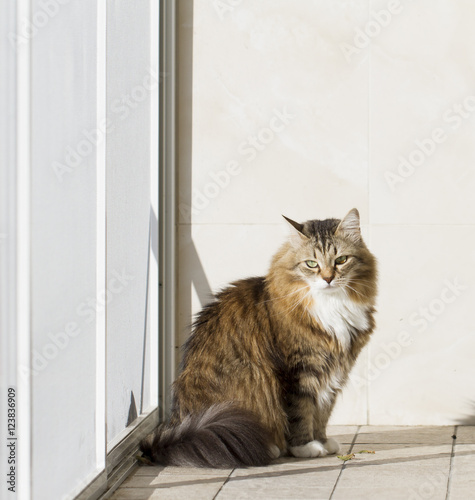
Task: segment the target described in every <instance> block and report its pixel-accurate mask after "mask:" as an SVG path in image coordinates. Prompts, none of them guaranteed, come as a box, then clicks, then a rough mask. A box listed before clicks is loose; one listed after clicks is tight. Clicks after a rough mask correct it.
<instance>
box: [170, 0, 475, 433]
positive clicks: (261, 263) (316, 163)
mask: <svg viewBox="0 0 475 500" xmlns="http://www.w3.org/2000/svg"><path fill="white" fill-rule="evenodd" d="M190 4H191V2H190ZM226 5H227V6H228V7H227V8H226V7H225V6H226ZM389 9H390V10H389ZM474 14H475V6H474V5H473V3H472V2H469V1H466V0H440V1H438V2H433V1H430V0H420V1H418V2H413V1H401V2H399V1H398V0H393V1H389V0H386V1H380V0H361V1H359V2H347V1H343V0H333V1H331V2H327V1H310V0H299V1H298V2H289V1H286V0H259V1H257V2H244V1H243V2H234V1H233V2H231V1H226V0H224V1H223V2H209V1H206V0H195V1H194V2H193V7H191V6H189V7H183V6H182V8H181V11H179V68H178V69H179V74H178V76H179V115H178V118H179V123H178V125H179V129H178V131H179V141H180V143H179V148H178V165H179V189H178V196H179V200H178V201H179V205H178V209H179V211H180V218H179V229H178V231H179V243H180V253H179V274H178V276H179V293H178V306H179V328H178V329H179V332H180V338H179V343H181V342H182V341H183V340H184V339H185V338H186V335H187V332H188V328H187V325H188V324H189V323H190V320H191V314H192V313H195V312H197V311H198V310H199V308H200V307H201V305H202V304H203V303H205V302H206V301H207V300H208V297H209V294H210V291H211V290H217V289H218V288H219V287H221V286H223V285H224V284H226V283H227V282H228V281H229V280H232V279H236V278H240V277H246V276H251V275H255V274H257V275H261V274H264V273H265V272H266V271H267V268H268V265H269V261H270V257H271V255H272V254H273V252H274V251H276V250H277V248H278V246H279V244H280V243H281V241H282V240H283V238H284V237H285V234H286V230H285V228H284V226H283V224H282V220H281V217H280V214H285V215H287V216H289V217H291V218H293V219H296V220H306V219H311V218H326V217H342V216H343V215H344V214H345V213H346V212H347V211H348V210H349V209H351V208H352V207H357V208H358V209H359V210H360V213H361V215H362V222H363V230H364V235H365V238H366V240H367V243H368V244H369V246H370V248H371V249H372V251H373V252H374V253H375V254H376V256H377V257H378V259H379V262H380V290H381V291H380V295H379V306H378V310H379V312H378V316H377V321H378V328H377V331H376V332H375V334H374V336H373V339H372V341H371V344H370V347H369V348H368V349H366V350H365V351H364V352H363V353H362V355H361V357H360V359H359V361H358V364H357V366H356V367H355V370H354V372H353V377H352V380H351V381H350V383H349V385H348V386H347V388H346V389H345V391H344V394H343V397H342V398H341V400H340V401H339V404H338V407H337V409H336V411H335V413H334V416H333V418H332V422H333V423H340V424H364V423H371V424H453V423H460V422H465V423H468V422H471V423H474V422H475V406H474V405H475V385H474V384H473V380H474V378H475V364H474V363H473V354H472V353H473V352H474V351H475V335H474V333H475V323H474V321H473V320H472V319H471V308H472V306H471V304H473V301H474V298H475V289H474V287H473V282H474V279H475V271H474V269H475V266H474V264H475V254H474V252H473V245H474V243H475V225H474V223H475V219H474V218H475V211H474V204H475V201H474V199H475V198H474V197H473V195H472V193H473V191H474V188H475V175H474V174H475V172H474V167H473V165H474V161H475V150H474V148H473V134H474V133H475V118H474V117H475V97H474V96H475V87H474V86H473V81H474V70H473V68H474V67H475V65H474V62H475V60H474V59H475V48H474V47H475V43H474V41H475V34H474V32H473V29H472V26H471V19H473V15H474ZM365 30H366V31H367V32H368V33H369V36H368V35H366V34H365V33H364V32H365ZM282 114H284V115H285V117H284V118H282ZM272 128H274V131H272ZM256 137H257V143H256V142H255V141H256V139H255V138H256ZM416 150H419V151H420V152H415V151H416ZM404 158H405V159H408V161H410V162H412V165H411V164H409V166H407V165H405V166H404V165H402V166H401V163H402V162H403V161H404ZM226 168H227V169H228V173H227V174H225V173H224V172H225V171H226ZM190 211H192V212H193V213H192V214H191V216H190ZM427 311H428V312H427ZM404 332H406V333H404ZM408 337H410V340H409V341H408V340H407V338H408Z"/></svg>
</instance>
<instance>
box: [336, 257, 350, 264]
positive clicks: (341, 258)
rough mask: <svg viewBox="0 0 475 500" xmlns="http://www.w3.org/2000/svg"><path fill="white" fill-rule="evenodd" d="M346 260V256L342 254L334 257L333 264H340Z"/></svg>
mask: <svg viewBox="0 0 475 500" xmlns="http://www.w3.org/2000/svg"><path fill="white" fill-rule="evenodd" d="M347 260H348V257H347V256H346V255H342V256H341V257H338V258H337V259H335V264H337V265H340V264H344V263H345V262H346V261H347Z"/></svg>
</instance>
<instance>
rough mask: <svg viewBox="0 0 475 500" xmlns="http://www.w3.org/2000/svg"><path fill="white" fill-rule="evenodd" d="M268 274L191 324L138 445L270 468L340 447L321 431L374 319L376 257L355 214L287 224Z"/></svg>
mask: <svg viewBox="0 0 475 500" xmlns="http://www.w3.org/2000/svg"><path fill="white" fill-rule="evenodd" d="M286 220H287V221H288V222H289V224H290V228H291V231H292V233H291V235H290V237H289V239H288V241H286V242H285V243H284V244H283V246H282V247H281V248H280V250H279V251H278V252H277V254H276V255H275V256H274V257H273V259H272V264H271V266H270V270H269V272H268V274H267V276H265V277H257V278H248V279H245V280H241V281H236V282H234V283H232V284H231V285H230V286H229V287H227V288H225V289H224V290H222V291H221V292H220V293H218V294H217V295H216V298H215V300H214V301H213V302H212V303H211V304H209V305H207V306H206V307H205V308H204V309H203V310H202V311H201V312H200V313H199V314H198V316H197V319H196V321H195V323H194V325H193V332H192V335H191V336H190V338H189V340H188V341H187V342H186V344H185V346H184V351H185V353H184V359H183V365H182V371H181V374H180V375H179V377H178V379H177V380H176V382H175V383H174V386H173V395H174V407H173V409H172V416H171V419H170V422H168V423H166V424H162V425H161V426H160V427H159V428H158V429H157V430H156V432H155V433H154V434H153V435H151V436H149V437H148V438H147V439H145V440H144V441H143V442H142V444H141V449H142V451H143V453H144V455H145V456H147V457H149V458H150V459H151V460H152V461H154V462H156V463H160V464H164V465H183V466H185V465H187V466H198V467H214V468H234V467H246V466H252V465H265V464H268V463H270V461H272V459H274V458H276V457H278V456H280V455H282V454H286V453H290V454H291V455H293V456H296V457H317V456H324V455H327V454H331V453H336V452H337V451H338V450H339V445H338V443H337V442H336V441H335V440H333V439H332V438H327V435H326V426H327V422H328V419H329V417H330V414H331V412H332V409H333V407H334V404H335V400H336V397H337V394H338V393H339V392H340V390H341V388H342V387H343V386H344V384H345V382H346V380H347V378H348V374H349V372H350V370H351V368H352V366H353V365H354V363H355V361H356V358H357V356H358V354H359V352H360V351H361V349H362V347H363V346H364V345H365V344H366V343H367V342H368V340H369V337H370V335H371V332H372V331H373V329H374V326H375V323H374V319H373V313H374V303H375V298H376V291H377V286H376V279H377V270H376V259H375V258H374V256H373V255H372V254H371V253H370V251H369V250H368V248H367V247H366V245H365V243H364V242H363V239H362V237H361V232H360V220H359V214H358V211H357V210H356V209H353V210H351V211H350V212H349V213H348V214H347V215H346V217H344V218H343V219H342V220H338V219H327V220H311V221H307V222H305V223H303V224H299V223H297V222H294V221H292V220H290V219H287V218H286Z"/></svg>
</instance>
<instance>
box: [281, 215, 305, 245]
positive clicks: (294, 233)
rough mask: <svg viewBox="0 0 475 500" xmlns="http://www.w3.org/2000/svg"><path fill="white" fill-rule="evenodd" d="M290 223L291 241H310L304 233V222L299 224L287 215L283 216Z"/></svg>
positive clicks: (294, 242) (293, 242)
mask: <svg viewBox="0 0 475 500" xmlns="http://www.w3.org/2000/svg"><path fill="white" fill-rule="evenodd" d="M282 217H283V218H284V219H285V220H286V221H287V223H288V226H289V229H290V242H291V243H292V244H296V243H297V244H298V243H302V242H303V241H308V237H307V236H305V235H304V234H303V232H302V231H303V224H299V223H298V222H295V221H294V220H292V219H289V218H288V217H286V216H285V215H283V216H282Z"/></svg>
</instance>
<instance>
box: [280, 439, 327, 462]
mask: <svg viewBox="0 0 475 500" xmlns="http://www.w3.org/2000/svg"><path fill="white" fill-rule="evenodd" d="M289 451H290V453H291V454H292V455H293V456H294V457H298V458H315V457H324V456H325V455H328V453H329V452H328V450H327V449H326V448H325V446H324V445H323V444H322V443H321V442H320V441H316V440H315V441H310V442H309V443H307V444H304V445H302V446H291V447H290V448H289Z"/></svg>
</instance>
